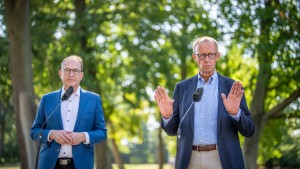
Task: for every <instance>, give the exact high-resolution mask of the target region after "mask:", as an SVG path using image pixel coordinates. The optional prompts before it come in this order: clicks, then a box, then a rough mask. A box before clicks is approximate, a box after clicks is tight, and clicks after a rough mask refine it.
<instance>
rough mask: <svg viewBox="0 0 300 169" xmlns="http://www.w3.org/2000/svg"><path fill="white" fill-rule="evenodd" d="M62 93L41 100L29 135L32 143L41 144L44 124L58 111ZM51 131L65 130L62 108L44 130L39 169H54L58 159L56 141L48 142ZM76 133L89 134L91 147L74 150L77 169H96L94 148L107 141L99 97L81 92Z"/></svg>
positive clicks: (80, 145)
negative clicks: (39, 139) (38, 142)
mask: <svg viewBox="0 0 300 169" xmlns="http://www.w3.org/2000/svg"><path fill="white" fill-rule="evenodd" d="M61 92H62V90H58V91H55V92H51V93H48V94H46V95H44V96H43V97H42V99H41V102H40V105H39V108H38V112H37V115H36V117H35V120H34V122H33V125H32V127H31V131H30V136H31V138H32V139H33V140H38V134H39V132H40V129H41V127H42V124H43V123H44V122H45V120H46V119H47V118H48V117H49V115H50V113H51V112H52V111H53V110H54V109H55V107H56V106H57V105H59V103H60V100H61ZM50 130H63V125H62V119H61V111H60V106H59V107H58V108H57V110H56V111H55V112H54V113H53V115H52V116H51V117H50V118H49V120H48V121H47V122H46V126H45V128H44V129H43V130H42V139H41V140H42V141H41V142H42V145H41V149H40V157H39V169H53V168H54V166H55V164H56V161H57V158H58V155H59V150H60V147H61V145H60V144H58V143H57V142H55V141H54V140H53V141H51V142H48V141H47V137H48V134H49V132H50ZM73 131H74V132H87V133H88V134H89V137H90V144H88V145H86V144H83V143H80V144H78V145H75V146H72V153H73V161H74V164H75V167H76V168H79V169H80V168H86V169H93V168H94V145H95V144H96V143H98V142H100V141H103V140H105V139H106V137H107V134H106V127H105V121H104V114H103V109H102V102H101V98H100V96H99V95H97V94H95V93H92V92H89V91H86V90H82V89H81V91H80V101H79V108H78V115H77V119H76V123H75V126H74V130H73Z"/></svg>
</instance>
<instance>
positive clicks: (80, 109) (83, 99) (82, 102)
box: [73, 89, 88, 131]
mask: <svg viewBox="0 0 300 169" xmlns="http://www.w3.org/2000/svg"><path fill="white" fill-rule="evenodd" d="M87 104H88V103H87V99H86V91H85V90H83V89H81V90H80V100H79V107H78V114H77V118H76V123H75V126H74V129H73V131H76V128H77V127H78V124H79V121H80V119H81V117H82V116H83V115H84V107H86V105H87Z"/></svg>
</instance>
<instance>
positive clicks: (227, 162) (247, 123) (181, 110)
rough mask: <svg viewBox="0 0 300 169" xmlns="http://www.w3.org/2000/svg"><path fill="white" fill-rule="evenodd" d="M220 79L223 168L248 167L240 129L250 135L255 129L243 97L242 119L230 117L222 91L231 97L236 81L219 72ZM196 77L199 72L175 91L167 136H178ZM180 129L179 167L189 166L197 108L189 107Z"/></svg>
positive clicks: (220, 135) (177, 167) (195, 84)
mask: <svg viewBox="0 0 300 169" xmlns="http://www.w3.org/2000/svg"><path fill="white" fill-rule="evenodd" d="M218 78H219V82H218V83H219V84H218V85H219V87H218V117H217V120H218V121H217V125H218V126H217V142H218V143H217V144H218V151H219V155H220V159H221V163H222V167H223V169H243V168H245V167H244V160H243V155H242V151H241V147H240V142H239V137H238V131H239V132H240V133H241V134H242V135H244V136H246V137H250V136H252V135H253V133H254V130H255V127H254V123H253V120H252V117H251V114H250V112H249V109H248V107H247V104H246V100H245V97H244V96H243V98H242V100H241V104H240V108H241V110H242V113H241V118H240V120H239V121H236V120H234V119H233V118H232V117H230V115H229V113H228V112H227V111H226V109H225V106H224V104H223V100H222V97H221V93H224V94H225V95H226V96H228V93H229V92H230V89H231V86H232V84H233V82H234V81H233V80H232V79H229V78H227V77H224V76H222V75H220V74H218ZM197 80H198V78H197V75H196V76H194V77H192V78H190V79H187V80H184V81H181V82H180V83H178V84H177V85H176V87H175V91H174V94H173V99H174V104H173V116H172V118H171V119H170V121H169V122H168V123H167V125H166V126H165V127H164V125H162V127H163V129H164V130H165V131H166V133H167V134H168V135H171V136H174V135H177V129H178V125H179V122H180V120H181V119H182V117H183V116H184V114H185V112H186V111H187V109H188V107H189V106H190V105H191V103H192V102H193V100H192V96H193V93H194V92H195V90H196V87H197ZM180 128H181V137H180V138H178V139H177V154H176V169H187V167H188V164H189V161H190V158H191V153H192V146H193V138H194V108H191V109H190V110H189V113H188V114H187V116H186V117H185V119H184V120H183V122H182V124H181V127H180Z"/></svg>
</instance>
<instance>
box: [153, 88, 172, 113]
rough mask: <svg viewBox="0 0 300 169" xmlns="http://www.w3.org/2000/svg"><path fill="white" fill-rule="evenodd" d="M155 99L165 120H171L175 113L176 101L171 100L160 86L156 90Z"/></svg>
mask: <svg viewBox="0 0 300 169" xmlns="http://www.w3.org/2000/svg"><path fill="white" fill-rule="evenodd" d="M154 98H155V100H156V103H157V105H158V108H159V111H160V113H161V114H162V116H163V117H164V118H170V117H171V116H172V113H173V103H174V100H173V99H170V98H169V96H168V94H167V92H166V90H165V89H164V88H163V87H160V86H158V87H157V88H156V90H155V93H154Z"/></svg>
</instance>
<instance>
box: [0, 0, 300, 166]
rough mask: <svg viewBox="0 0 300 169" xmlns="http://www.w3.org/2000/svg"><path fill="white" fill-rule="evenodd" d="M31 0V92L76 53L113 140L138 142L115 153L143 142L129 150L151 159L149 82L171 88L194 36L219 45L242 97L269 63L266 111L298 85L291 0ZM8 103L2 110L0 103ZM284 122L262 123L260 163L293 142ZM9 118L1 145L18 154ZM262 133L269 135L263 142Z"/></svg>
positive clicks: (170, 143)
mask: <svg viewBox="0 0 300 169" xmlns="http://www.w3.org/2000/svg"><path fill="white" fill-rule="evenodd" d="M30 2H31V4H30V10H31V37H32V42H31V43H32V51H33V65H32V68H33V71H34V79H33V80H34V89H35V93H36V95H37V98H39V97H41V96H42V95H43V94H45V93H48V92H50V91H52V90H57V89H59V88H61V85H62V83H61V82H60V79H59V76H58V71H59V69H60V63H61V61H62V59H63V58H64V57H66V56H68V55H71V54H77V55H81V56H82V57H83V61H84V68H83V72H84V74H85V75H84V78H83V81H82V83H81V86H82V87H83V88H84V89H87V90H91V91H94V92H96V93H99V94H100V95H101V98H102V100H103V108H104V111H105V118H106V120H107V123H108V128H109V135H108V136H109V137H110V138H114V139H116V142H117V143H120V142H121V140H122V139H126V140H129V141H130V142H132V141H136V143H135V144H132V145H131V146H134V147H127V148H124V147H122V146H121V150H122V151H123V153H127V154H131V153H132V154H141V153H142V152H141V151H140V149H138V148H145V147H146V148H147V151H145V154H143V155H144V157H145V158H149V159H142V160H141V159H131V160H132V161H135V162H142V161H143V160H144V161H147V162H153V161H154V158H155V157H154V156H155V153H154V149H155V145H156V144H157V141H156V139H155V138H156V135H151V137H148V136H146V134H147V130H145V129H144V128H143V126H142V124H145V123H146V122H147V121H148V119H149V118H152V117H153V116H154V117H156V119H157V121H158V122H159V121H160V120H159V119H160V114H159V112H158V110H157V108H156V106H155V103H154V101H153V90H154V89H155V88H156V86H158V85H160V86H164V87H166V88H167V90H168V92H169V95H170V96H171V95H172V91H173V88H174V86H175V84H176V83H177V82H179V81H180V80H182V79H186V78H188V77H191V76H194V75H195V74H196V73H197V70H198V68H197V66H196V64H195V63H194V62H193V60H192V57H191V55H192V42H193V41H194V40H195V39H196V38H198V37H200V36H203V35H208V36H212V37H214V38H216V39H217V40H218V41H219V42H220V45H221V46H222V47H223V48H226V51H225V52H224V55H222V56H221V59H220V60H219V61H218V65H217V70H218V71H219V72H220V73H222V74H224V75H226V76H230V77H232V78H233V79H235V80H239V81H241V82H242V83H243V86H244V89H245V95H246V98H247V102H248V103H251V102H252V96H253V91H254V90H255V84H256V82H257V81H258V79H257V76H258V74H259V70H260V69H261V68H265V69H266V70H268V71H269V72H268V73H270V74H269V75H270V78H268V79H266V80H268V81H269V82H270V83H269V85H268V91H269V92H268V93H267V97H266V99H265V101H264V102H265V105H266V106H265V112H267V111H268V110H269V109H271V108H272V107H274V106H275V105H277V104H278V103H279V102H280V101H282V100H283V99H284V98H286V97H287V96H289V95H290V94H291V93H290V92H291V91H293V90H295V89H296V88H297V87H298V88H299V81H300V79H299V78H300V67H299V66H298V65H299V64H300V63H299V62H300V58H299V56H298V53H300V51H299V44H298V42H299V41H300V35H299V20H300V16H299V8H297V6H296V4H297V2H296V1H295V0H290V1H284V2H283V1H282V2H281V1H266V2H263V1H257V0H250V1H240V0H236V1H229V0H223V1H214V0H213V1H208V2H199V1H166V0H163V1H157V0H132V1H125V0H120V1H107V0H106V1H90V0H89V1H85V3H86V4H85V6H78V4H74V1H71V0H55V1H40V0H31V1H30ZM76 5H77V6H76ZM0 7H1V8H0V9H1V14H0V28H1V31H0V74H1V76H0V93H1V95H0V102H1V105H4V106H3V107H4V108H2V107H1V109H0V116H1V119H10V120H12V119H14V117H13V113H12V110H10V109H11V106H12V105H11V93H12V88H11V80H10V77H9V76H10V75H9V66H8V62H9V61H8V58H9V57H8V54H7V47H8V42H7V33H6V32H5V28H4V26H3V18H2V16H3V15H2V14H3V10H4V9H3V3H2V1H1V2H0ZM1 24H2V25H1ZM2 28H3V29H2ZM2 30H3V33H2ZM37 102H38V99H37ZM249 105H250V104H249ZM289 108H290V109H291V110H293V111H286V113H285V115H286V116H285V117H290V116H291V115H295V114H297V111H294V109H293V107H289ZM7 109H8V110H10V111H7V112H6V111H4V110H7ZM4 112H5V113H4ZM295 112H296V113H295ZM4 116H5V118H2V117H4ZM287 121H288V122H291V121H289V120H287ZM287 121H286V120H278V121H274V122H270V123H269V124H268V126H267V128H266V129H265V130H264V131H263V134H262V140H261V144H260V147H261V148H260V152H259V153H260V156H259V161H260V162H261V163H264V162H266V161H267V160H268V159H271V158H281V157H284V156H285V154H286V152H287V149H284V148H279V147H281V146H283V144H285V143H290V144H291V145H293V146H295V145H296V141H295V138H290V137H287V136H288V134H291V133H292V132H293V131H294V130H295V129H297V127H296V126H288V125H287ZM2 123H3V121H2ZM294 123H295V122H294ZM13 126H14V123H13V122H12V121H9V122H8V123H6V127H5V133H6V140H5V141H6V142H5V145H6V146H7V147H9V148H11V149H13V150H14V151H11V152H12V153H13V154H14V155H15V157H16V156H17V152H16V145H15V143H14V141H11V139H15V138H14V137H13V135H10V134H7V133H14V132H15V129H14V128H13ZM278 126H281V127H278ZM141 129H143V130H141ZM285 131H289V132H285ZM163 138H164V140H165V142H167V144H166V147H167V149H168V150H169V151H168V152H169V153H170V154H171V155H172V156H174V155H175V150H176V148H175V147H176V139H175V138H170V137H168V136H165V135H164V136H163ZM265 138H274V139H271V140H270V141H269V142H268V141H267V140H265ZM285 138H290V139H287V140H285ZM150 139H153V140H151V146H150V143H149V140H150ZM281 142H282V144H279V143H281ZM141 143H143V144H141ZM148 143H149V144H148ZM152 143H153V144H152ZM137 147H138V148H137ZM274 147H276V150H274V151H273V149H274ZM135 148H137V149H135ZM293 150H295V151H296V150H298V149H297V148H294V149H293ZM5 151H6V150H5ZM268 152H272V153H268ZM298 152H299V151H298ZM7 157H9V158H11V161H14V160H16V159H13V157H12V156H7ZM285 157H287V156H285ZM6 160H7V159H6ZM5 162H7V161H5Z"/></svg>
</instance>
